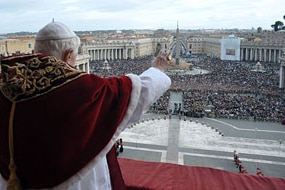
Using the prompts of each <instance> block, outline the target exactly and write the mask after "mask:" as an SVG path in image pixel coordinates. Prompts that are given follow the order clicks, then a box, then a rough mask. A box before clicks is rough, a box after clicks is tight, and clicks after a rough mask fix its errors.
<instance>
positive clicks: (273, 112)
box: [91, 56, 285, 122]
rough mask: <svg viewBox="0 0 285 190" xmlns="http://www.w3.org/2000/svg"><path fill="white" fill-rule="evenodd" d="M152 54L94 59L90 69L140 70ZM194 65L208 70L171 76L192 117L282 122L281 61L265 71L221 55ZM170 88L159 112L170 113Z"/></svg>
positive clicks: (107, 72)
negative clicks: (106, 66) (103, 60)
mask: <svg viewBox="0 0 285 190" xmlns="http://www.w3.org/2000/svg"><path fill="white" fill-rule="evenodd" d="M152 58H153V57H152V56H146V57H143V58H136V59H134V60H127V61H126V60H113V61H112V60H109V61H108V63H109V66H110V68H111V69H109V70H107V69H104V62H102V61H101V62H100V61H98V62H94V63H92V64H91V70H92V71H93V72H95V73H96V74H99V75H102V76H105V77H108V76H111V75H118V76H120V75H122V74H125V73H130V72H133V73H140V72H141V71H142V70H144V69H146V68H148V67H149V66H150V64H151V60H152ZM192 61H193V62H192V63H193V64H194V67H199V68H201V69H205V70H208V71H209V73H203V74H197V75H190V74H184V75H183V74H176V75H175V74H174V75H171V76H170V78H171V79H172V86H171V89H170V90H175V91H180V92H182V93H183V107H182V110H183V113H185V114H187V116H191V117H203V116H205V115H207V116H211V117H218V118H233V119H253V120H255V121H274V122H280V121H281V119H282V118H284V117H285V116H284V114H285V112H284V110H285V104H284V103H285V94H284V90H282V89H280V88H279V87H278V83H279V74H278V72H279V67H280V65H279V64H275V63H264V65H263V70H262V72H260V71H254V70H255V64H256V63H254V62H252V63H241V62H233V61H222V60H220V59H218V58H211V57H207V56H204V57H202V56H201V57H199V59H195V60H194V59H193V60H192ZM168 100H169V91H168V92H166V93H165V94H164V96H163V97H161V98H160V99H159V100H158V101H157V102H156V103H155V104H154V105H153V106H152V107H151V110H152V111H156V112H158V113H167V112H169V110H168V109H169V107H168Z"/></svg>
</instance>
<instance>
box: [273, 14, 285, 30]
mask: <svg viewBox="0 0 285 190" xmlns="http://www.w3.org/2000/svg"><path fill="white" fill-rule="evenodd" d="M283 19H284V20H285V15H284V16H283ZM271 27H272V28H273V29H274V31H279V30H285V26H284V23H283V22H281V21H276V22H275V24H272V25H271Z"/></svg>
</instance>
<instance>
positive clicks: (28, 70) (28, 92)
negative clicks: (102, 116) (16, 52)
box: [0, 54, 86, 102]
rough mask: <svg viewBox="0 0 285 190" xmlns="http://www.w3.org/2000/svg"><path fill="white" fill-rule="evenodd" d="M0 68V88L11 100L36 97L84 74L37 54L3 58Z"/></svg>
mask: <svg viewBox="0 0 285 190" xmlns="http://www.w3.org/2000/svg"><path fill="white" fill-rule="evenodd" d="M1 67H2V80H1V84H0V88H1V91H2V93H3V94H4V95H5V96H6V97H7V98H8V99H9V100H11V101H15V102H20V101H24V100H28V99H31V98H35V97H38V96H40V95H42V94H45V93H48V92H50V91H52V90H54V89H56V88H58V87H60V86H62V85H64V84H66V83H68V82H70V81H72V80H74V79H76V78H78V77H80V76H82V75H85V74H86V73H84V72H82V71H79V70H76V69H74V68H72V67H70V66H69V65H68V64H67V63H65V62H63V61H61V60H58V59H56V58H55V57H52V56H43V55H41V54H34V55H24V56H17V57H10V58H6V59H3V60H2V61H1Z"/></svg>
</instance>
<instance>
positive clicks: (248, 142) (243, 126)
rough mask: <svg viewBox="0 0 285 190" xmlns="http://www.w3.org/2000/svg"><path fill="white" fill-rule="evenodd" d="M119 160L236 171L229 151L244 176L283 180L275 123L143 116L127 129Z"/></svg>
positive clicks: (283, 130) (284, 163)
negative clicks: (237, 159) (239, 162)
mask: <svg viewBox="0 0 285 190" xmlns="http://www.w3.org/2000/svg"><path fill="white" fill-rule="evenodd" d="M119 138H122V139H123V143H124V152H123V153H121V154H120V155H119V156H120V157H125V158H132V159H138V160H144V161H155V162H168V163H176V164H182V165H189V166H204V167H212V168H217V169H222V170H227V171H232V172H238V168H236V166H235V164H234V162H233V151H234V150H236V151H238V153H239V156H240V159H241V160H242V165H243V166H245V168H246V170H247V172H248V173H249V174H256V168H257V167H259V168H261V169H262V171H263V173H264V174H265V176H271V177H280V178H285V126H284V125H281V124H280V123H271V122H254V121H248V120H231V119H216V118H189V117H187V118H185V119H184V118H182V119H181V120H179V119H178V118H177V117H175V116H173V117H172V118H171V119H169V118H165V116H164V115H154V114H146V115H144V118H143V119H142V120H141V121H140V122H138V123H136V124H133V125H131V126H130V127H129V128H127V129H126V130H125V131H124V132H123V133H122V134H121V135H120V137H119Z"/></svg>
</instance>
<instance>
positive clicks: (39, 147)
mask: <svg viewBox="0 0 285 190" xmlns="http://www.w3.org/2000/svg"><path fill="white" fill-rule="evenodd" d="M36 57H38V56H36ZM12 60H13V59H12ZM28 60H29V59H28ZM12 62H13V61H12ZM2 63H3V60H2ZM4 63H5V64H7V65H8V66H11V68H12V66H13V64H15V62H13V64H10V65H9V63H11V60H8V61H6V62H4ZM11 68H10V69H11ZM4 71H5V69H4ZM6 71H7V70H6ZM9 71H10V72H11V70H9ZM12 71H13V70H12ZM72 71H73V70H72ZM2 72H3V67H2ZM63 73H65V72H63ZM34 74H35V73H34ZM14 78H15V77H14ZM6 79H7V77H6ZM4 82H5V81H4ZM59 82H60V81H58V83H59ZM61 82H62V81H61ZM55 86H56V87H55V88H51V89H49V90H47V91H44V93H42V94H41V91H39V92H37V93H36V96H31V95H30V94H28V95H27V97H28V99H25V96H22V97H21V98H22V99H21V101H19V102H17V103H16V110H15V115H14V126H13V127H14V152H15V156H14V160H15V163H16V166H17V174H18V177H19V179H20V181H21V184H22V187H23V188H43V187H45V188H50V187H54V186H56V185H58V184H61V183H62V182H64V181H65V180H67V179H69V178H71V177H72V176H73V175H75V174H76V173H77V172H79V171H80V170H81V169H82V168H84V167H86V166H87V165H88V164H89V165H91V166H92V165H94V164H96V162H97V161H98V160H99V159H101V158H102V157H103V156H105V155H106V153H107V152H108V151H109V150H110V148H111V146H112V144H110V143H111V142H112V141H111V139H112V137H113V135H114V133H115V132H116V130H117V127H118V126H119V125H120V123H121V122H122V120H123V118H124V116H125V114H126V111H127V109H128V105H129V101H130V96H131V92H132V82H131V79H130V78H128V77H125V76H123V77H120V78H109V79H104V78H100V77H98V76H95V75H86V74H82V73H79V74H76V75H75V77H74V78H72V77H69V78H68V81H67V82H63V83H61V84H56V85H55ZM2 89H3V88H2ZM3 94H5V93H4V92H3V91H2V93H0V105H1V109H0V115H1V117H0V134H1V138H0V172H1V175H2V176H3V177H4V178H5V179H6V180H7V179H8V178H9V174H10V172H9V169H8V165H9V149H8V126H9V115H10V109H11V105H12V103H11V100H9V99H8V98H9V97H8V98H7V94H5V96H4V95H3ZM106 147H107V148H106ZM108 161H109V160H108ZM111 177H112V176H111Z"/></svg>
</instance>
